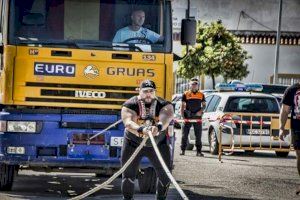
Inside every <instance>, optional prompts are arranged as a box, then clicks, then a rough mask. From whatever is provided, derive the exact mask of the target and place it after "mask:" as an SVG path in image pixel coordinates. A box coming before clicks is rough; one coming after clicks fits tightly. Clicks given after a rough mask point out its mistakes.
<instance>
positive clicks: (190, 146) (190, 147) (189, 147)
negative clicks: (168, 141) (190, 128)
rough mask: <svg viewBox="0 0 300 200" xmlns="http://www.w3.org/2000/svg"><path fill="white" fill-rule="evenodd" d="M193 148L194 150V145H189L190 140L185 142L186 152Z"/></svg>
mask: <svg viewBox="0 0 300 200" xmlns="http://www.w3.org/2000/svg"><path fill="white" fill-rule="evenodd" d="M193 148H194V145H193V144H191V143H190V139H188V141H187V146H186V150H189V151H191V150H193Z"/></svg>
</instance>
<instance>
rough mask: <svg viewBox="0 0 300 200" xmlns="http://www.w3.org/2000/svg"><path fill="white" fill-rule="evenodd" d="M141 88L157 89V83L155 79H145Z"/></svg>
mask: <svg viewBox="0 0 300 200" xmlns="http://www.w3.org/2000/svg"><path fill="white" fill-rule="evenodd" d="M140 89H154V90H155V89H156V85H155V83H154V82H153V81H151V80H144V81H143V82H142V83H141V85H140Z"/></svg>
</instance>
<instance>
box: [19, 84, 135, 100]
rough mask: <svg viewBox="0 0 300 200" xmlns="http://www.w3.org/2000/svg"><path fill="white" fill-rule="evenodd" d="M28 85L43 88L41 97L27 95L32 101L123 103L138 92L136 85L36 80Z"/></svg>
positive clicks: (26, 98) (27, 98)
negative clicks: (61, 82)
mask: <svg viewBox="0 0 300 200" xmlns="http://www.w3.org/2000/svg"><path fill="white" fill-rule="evenodd" d="M26 86H27V87H35V89H37V87H39V88H42V89H40V97H28V96H27V97H25V101H31V102H52V103H53V102H56V103H76V104H98V105H101V104H102V105H122V104H123V103H124V102H125V101H126V100H127V99H129V98H131V97H132V96H134V95H136V94H137V91H136V87H123V86H105V85H104V86H98V85H78V84H59V83H35V82H26ZM47 88H49V89H47ZM53 88H57V89H53ZM67 88H70V89H67ZM47 97H48V98H47ZM55 97H58V98H55ZM63 97H65V98H63Z"/></svg>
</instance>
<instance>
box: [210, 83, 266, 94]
mask: <svg viewBox="0 0 300 200" xmlns="http://www.w3.org/2000/svg"><path fill="white" fill-rule="evenodd" d="M216 90H218V91H249V92H250V91H255V92H261V91H262V90H263V86H262V85H260V84H255V83H248V84H241V83H218V84H217V85H216Z"/></svg>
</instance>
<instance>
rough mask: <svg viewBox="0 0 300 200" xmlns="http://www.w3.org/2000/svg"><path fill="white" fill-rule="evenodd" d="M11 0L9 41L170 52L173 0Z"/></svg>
mask: <svg viewBox="0 0 300 200" xmlns="http://www.w3.org/2000/svg"><path fill="white" fill-rule="evenodd" d="M10 2H11V5H10V15H9V16H10V20H9V21H10V26H9V43H10V44H14V45H37V46H47V47H49V46H51V47H64V48H66V47H67V48H82V49H104V50H121V51H122V50H125V51H148V52H171V46H172V45H171V6H170V1H163V0H12V1H10Z"/></svg>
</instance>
